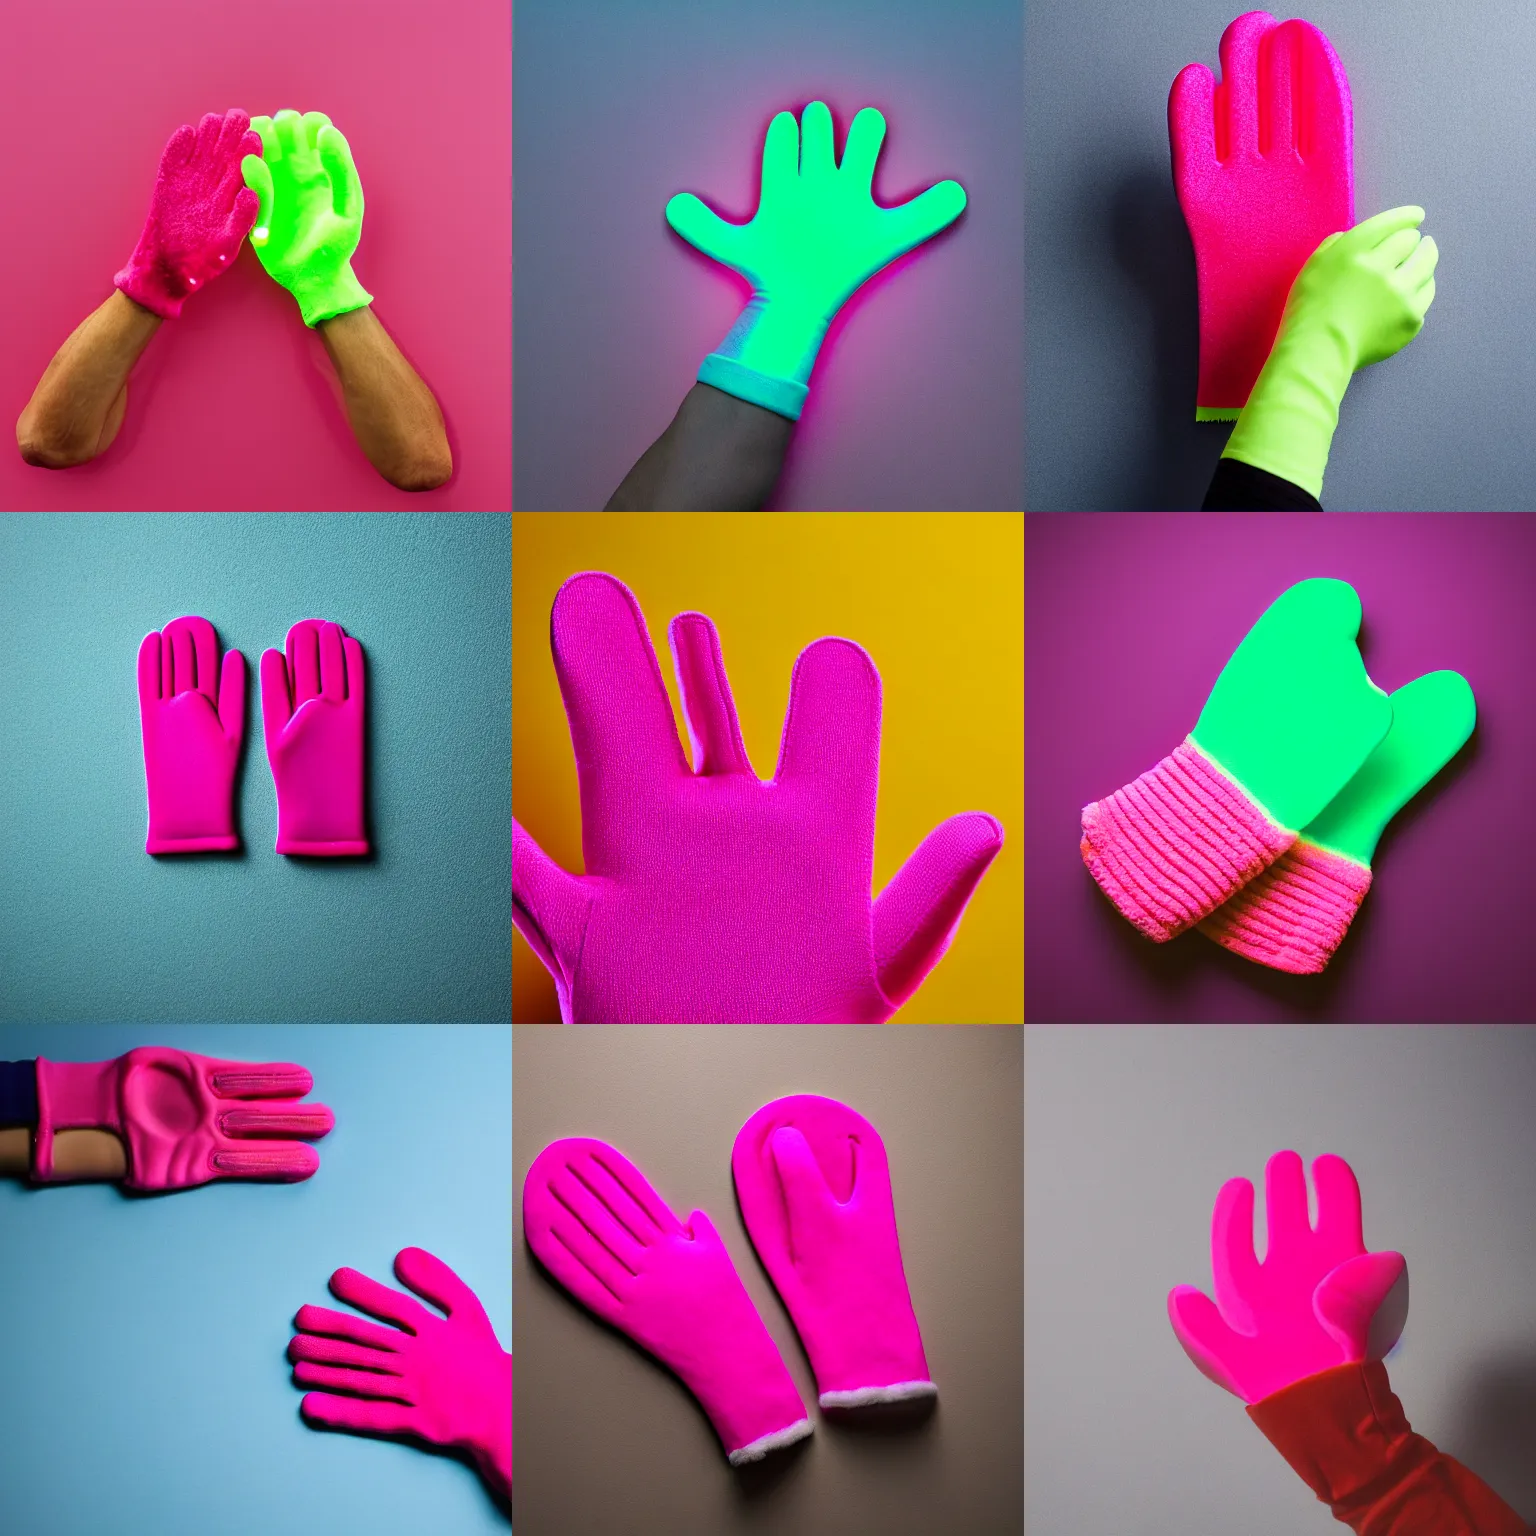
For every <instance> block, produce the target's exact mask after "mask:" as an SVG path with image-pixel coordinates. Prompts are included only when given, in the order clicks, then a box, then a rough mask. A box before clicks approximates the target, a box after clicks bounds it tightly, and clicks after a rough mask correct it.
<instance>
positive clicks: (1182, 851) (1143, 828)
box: [1081, 738, 1296, 943]
mask: <svg viewBox="0 0 1536 1536" xmlns="http://www.w3.org/2000/svg"><path fill="white" fill-rule="evenodd" d="M1295 839H1296V834H1295V833H1294V832H1288V831H1287V830H1286V829H1285V828H1283V827H1280V826H1278V825H1276V823H1275V822H1274V821H1272V820H1271V819H1270V818H1269V816H1267V815H1266V814H1265V812H1264V810H1263V808H1262V807H1261V806H1259V805H1258V804H1257V802H1256V801H1254V800H1253V799H1252V798H1251V797H1250V796H1249V795H1248V794H1247V793H1246V792H1245V791H1244V789H1243V787H1242V786H1241V785H1240V784H1238V783H1237V782H1236V781H1235V780H1234V779H1231V778H1229V777H1228V776H1227V775H1226V774H1225V773H1223V772H1222V771H1221V770H1220V769H1219V768H1218V767H1217V766H1216V765H1215V764H1214V763H1213V762H1212V761H1211V760H1210V759H1209V758H1208V757H1206V755H1205V754H1204V753H1203V752H1201V751H1200V749H1199V748H1198V747H1196V746H1195V745H1194V743H1193V742H1191V741H1189V740H1188V739H1187V738H1186V739H1185V740H1184V741H1183V742H1181V743H1180V744H1179V745H1178V746H1177V747H1175V748H1174V750H1173V751H1172V752H1171V753H1170V754H1169V755H1168V756H1167V757H1165V758H1164V759H1163V760H1162V762H1160V763H1158V764H1157V765H1156V766H1155V767H1152V768H1149V769H1148V770H1147V771H1146V772H1145V773H1144V774H1142V775H1141V777H1140V778H1139V779H1134V780H1133V781H1132V782H1131V783H1129V784H1127V785H1126V786H1125V787H1124V788H1123V789H1117V790H1116V791H1115V793H1114V794H1112V795H1110V796H1108V797H1107V798H1106V799H1103V800H1097V801H1095V802H1094V803H1093V804H1092V805H1086V806H1084V807H1083V839H1082V845H1081V846H1082V854H1083V862H1084V863H1085V864H1086V865H1087V866H1088V869H1089V872H1090V873H1091V874H1092V875H1093V878H1094V879H1095V880H1097V881H1098V883H1099V885H1100V887H1101V888H1102V889H1103V891H1104V894H1105V895H1106V896H1108V897H1109V899H1110V900H1111V901H1112V902H1114V904H1115V906H1116V907H1117V908H1118V909H1119V910H1120V912H1121V914H1122V915H1123V916H1124V917H1125V918H1126V919H1127V920H1128V921H1130V922H1131V923H1134V924H1135V926H1136V927H1137V928H1138V929H1140V931H1141V932H1142V933H1144V934H1146V936H1147V937H1148V938H1149V939H1153V940H1156V941H1158V942H1159V943H1161V942H1163V941H1164V940H1167V939H1171V938H1173V937H1174V936H1175V935H1177V934H1180V933H1182V932H1184V930H1185V929H1186V928H1189V927H1191V926H1192V925H1193V924H1195V923H1196V922H1198V921H1199V920H1200V919H1201V918H1202V917H1205V916H1206V915H1207V914H1208V913H1210V912H1213V911H1214V910H1215V909H1216V908H1217V907H1218V906H1220V905H1221V903H1222V902H1223V901H1225V900H1226V899H1227V897H1229V896H1230V895H1231V894H1232V893H1233V892H1234V891H1235V890H1237V889H1238V888H1239V887H1240V886H1242V885H1243V884H1245V883H1246V882H1247V881H1249V880H1251V879H1253V877H1254V876H1255V875H1257V874H1258V873H1259V872H1260V871H1261V870H1262V869H1264V868H1265V867H1266V866H1267V865H1269V864H1272V863H1273V862H1274V861H1275V860H1276V859H1277V858H1279V857H1280V855H1281V854H1282V853H1284V852H1285V850H1286V849H1287V848H1289V847H1290V845H1291V844H1292V843H1293V842H1294V841H1295Z"/></svg>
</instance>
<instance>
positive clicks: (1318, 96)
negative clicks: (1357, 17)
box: [1168, 11, 1355, 421]
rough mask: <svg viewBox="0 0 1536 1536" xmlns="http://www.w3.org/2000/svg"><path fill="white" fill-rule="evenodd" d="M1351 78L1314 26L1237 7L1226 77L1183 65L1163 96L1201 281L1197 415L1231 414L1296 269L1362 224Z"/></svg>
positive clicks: (1249, 385)
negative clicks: (1330, 239)
mask: <svg viewBox="0 0 1536 1536" xmlns="http://www.w3.org/2000/svg"><path fill="white" fill-rule="evenodd" d="M1353 134H1354V127H1353V118H1352V114H1351V109H1350V98H1349V77H1348V76H1347V75H1346V74H1345V73H1344V66H1343V65H1342V64H1341V63H1340V62H1339V57H1338V55H1337V54H1336V53H1335V52H1334V51H1333V47H1332V45H1331V44H1330V43H1329V41H1328V39H1327V38H1326V37H1324V36H1323V34H1322V33H1321V32H1319V31H1318V29H1317V28H1316V27H1314V26H1312V25H1311V24H1310V23H1309V22H1305V21H1287V22H1284V23H1277V22H1276V21H1275V18H1274V17H1273V16H1271V15H1269V14H1268V13H1267V12H1265V11H1249V12H1248V13H1247V14H1246V15H1244V16H1239V17H1238V18H1237V20H1236V21H1234V22H1233V23H1232V25H1231V26H1229V27H1228V28H1227V30H1226V31H1225V32H1224V33H1222V36H1221V83H1220V84H1219V85H1218V84H1217V83H1216V81H1215V79H1214V78H1213V77H1212V75H1211V72H1210V70H1208V69H1207V68H1206V67H1205V65H1204V64H1186V65H1185V66H1184V68H1183V69H1182V70H1180V71H1179V75H1178V78H1177V79H1176V80H1175V81H1174V82H1173V90H1172V92H1171V93H1170V95H1169V97H1168V137H1169V140H1170V141H1171V143H1172V147H1173V181H1174V186H1175V187H1176V188H1177V189H1178V194H1179V204H1180V206H1181V207H1182V208H1183V210H1184V219H1185V222H1186V223H1187V224H1188V225H1189V237H1190V240H1191V241H1192V242H1193V243H1194V247H1195V267H1196V271H1197V274H1198V278H1199V285H1200V385H1199V392H1198V394H1197V396H1196V410H1195V416H1196V419H1197V420H1201V421H1207V420H1217V419H1224V420H1235V419H1236V417H1237V414H1238V412H1239V411H1240V410H1241V409H1242V408H1243V406H1244V405H1246V404H1247V403H1248V395H1249V392H1250V391H1251V390H1252V389H1253V385H1254V380H1256V379H1257V378H1258V376H1259V370H1260V369H1261V368H1262V367H1263V366H1264V361H1265V359H1266V358H1267V357H1268V356H1269V349H1270V347H1271V346H1272V345H1273V344H1274V340H1275V333H1276V332H1277V331H1278V330H1279V328H1280V316H1281V313H1282V312H1283V310H1284V309H1285V301H1286V297H1287V295H1288V294H1289V293H1290V291H1291V284H1292V283H1293V282H1294V281H1295V279H1296V274H1297V273H1298V272H1300V271H1301V269H1302V266H1303V265H1304V264H1305V262H1306V260H1307V258H1308V257H1309V256H1310V255H1311V254H1312V253H1313V251H1315V250H1316V249H1317V247H1318V246H1319V245H1320V244H1321V243H1322V241H1323V239H1324V237H1325V236H1327V235H1331V234H1335V233H1337V232H1338V231H1339V230H1341V229H1349V228H1351V227H1352V226H1353V225H1354V222H1355V170H1354V144H1353Z"/></svg>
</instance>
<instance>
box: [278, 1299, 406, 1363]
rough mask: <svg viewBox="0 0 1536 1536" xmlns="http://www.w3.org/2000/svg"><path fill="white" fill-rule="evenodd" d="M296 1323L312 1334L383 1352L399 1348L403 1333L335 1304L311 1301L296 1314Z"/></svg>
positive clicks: (387, 1352)
mask: <svg viewBox="0 0 1536 1536" xmlns="http://www.w3.org/2000/svg"><path fill="white" fill-rule="evenodd" d="M293 1322H294V1326H295V1327H296V1328H298V1329H299V1331H300V1332H301V1333H303V1334H305V1335H308V1336H309V1337H312V1338H313V1337H317V1336H323V1337H325V1338H328V1339H343V1340H345V1341H346V1342H348V1343H350V1344H359V1345H362V1346H364V1347H365V1348H368V1349H372V1350H375V1351H377V1352H378V1353H379V1354H381V1355H391V1354H396V1353H398V1352H399V1349H400V1340H401V1338H402V1335H401V1333H400V1331H399V1329H397V1328H384V1327H381V1326H380V1325H379V1324H378V1323H370V1322H368V1321H367V1320H366V1319H365V1318H361V1317H359V1316H357V1314H356V1313H355V1312H338V1311H337V1310H336V1309H335V1308H334V1307H317V1306H313V1305H311V1304H309V1303H306V1304H305V1305H304V1306H302V1307H300V1308H299V1310H298V1311H297V1312H296V1313H295V1314H294V1319H293Z"/></svg>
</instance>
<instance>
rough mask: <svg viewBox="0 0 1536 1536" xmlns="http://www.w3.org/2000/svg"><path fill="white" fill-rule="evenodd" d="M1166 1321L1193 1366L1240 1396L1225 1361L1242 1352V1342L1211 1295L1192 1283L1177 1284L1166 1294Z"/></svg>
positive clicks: (1217, 1383)
mask: <svg viewBox="0 0 1536 1536" xmlns="http://www.w3.org/2000/svg"><path fill="white" fill-rule="evenodd" d="M1168 1321H1169V1322H1170V1323H1171V1324H1172V1325H1173V1332H1174V1336H1175V1337H1176V1338H1177V1339H1178V1341H1179V1344H1180V1346H1181V1347H1182V1348H1183V1350H1184V1353H1185V1354H1186V1355H1188V1356H1189V1358H1190V1359H1191V1360H1192V1361H1193V1362H1194V1364H1195V1368H1196V1369H1197V1370H1198V1371H1199V1372H1200V1373H1201V1374H1202V1375H1203V1376H1207V1377H1209V1378H1210V1379H1211V1380H1212V1381H1214V1382H1215V1383H1216V1385H1217V1386H1218V1387H1223V1388H1225V1389H1226V1390H1227V1391H1228V1392H1231V1393H1232V1394H1233V1395H1234V1396H1236V1397H1241V1396H1242V1395H1243V1393H1242V1391H1241V1389H1240V1388H1239V1387H1238V1385H1237V1382H1236V1380H1235V1379H1234V1378H1233V1376H1232V1374H1231V1372H1230V1370H1229V1368H1228V1366H1227V1364H1226V1362H1227V1361H1229V1360H1231V1359H1233V1358H1234V1356H1238V1355H1240V1354H1241V1352H1242V1351H1243V1349H1244V1347H1245V1341H1244V1339H1243V1338H1242V1337H1241V1335H1239V1334H1236V1333H1234V1332H1233V1331H1232V1330H1231V1329H1230V1328H1229V1327H1228V1326H1227V1325H1226V1323H1225V1322H1223V1321H1222V1317H1221V1313H1220V1312H1218V1311H1217V1310H1216V1306H1215V1303H1213V1302H1212V1300H1211V1298H1210V1297H1209V1296H1207V1295H1206V1294H1205V1293H1204V1292H1203V1291H1199V1290H1196V1289H1195V1287H1194V1286H1192V1285H1176V1286H1175V1287H1174V1288H1173V1289H1172V1290H1171V1291H1170V1292H1169V1293H1168Z"/></svg>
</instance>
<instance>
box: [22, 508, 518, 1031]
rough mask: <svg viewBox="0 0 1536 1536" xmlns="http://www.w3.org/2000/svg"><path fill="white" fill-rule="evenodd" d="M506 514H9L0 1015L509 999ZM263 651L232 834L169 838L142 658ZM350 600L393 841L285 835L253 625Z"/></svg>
mask: <svg viewBox="0 0 1536 1536" xmlns="http://www.w3.org/2000/svg"><path fill="white" fill-rule="evenodd" d="M511 560H512V541H511V522H510V517H509V516H507V515H505V514H461V515H456V514H445V513H423V514H401V513H373V514H368V513H363V514H356V515H351V514H348V515H342V514H338V513H326V514H318V513H316V514H306V513H301V514H293V515H286V514H281V515H280V514H261V513H239V514H234V513H174V514H168V513H162V514H153V513H149V514H133V515H123V514H119V515H115V516H114V515H111V514H102V515H88V514H80V513H74V514H70V513H55V514H15V515H12V516H9V517H0V1020H7V1019H9V1020H33V1021H37V1020H71V1019H72V1020H93V1019H94V1020H111V1019H122V1018H133V1019H137V1020H140V1021H143V1022H147V1021H160V1020H197V1019H209V1018H213V1019H229V1020H238V1019H253V1020H264V1019H289V1020H303V1019H311V1020H314V1019H320V1020H377V1019H411V1020H416V1021H424V1020H440V1019H455V1020H487V1019H489V1020H500V1019H510V1018H511V925H512V895H511V875H510V868H511V816H512V791H511V750H512V748H511V684H512V671H511V669H512V655H511V653H512V640H511ZM188 613H196V614H202V615H203V616H204V617H206V618H207V619H209V620H210V622H212V624H213V625H214V627H215V629H216V630H217V631H218V635H219V642H220V645H221V646H222V647H223V648H224V649H230V648H235V649H238V650H240V651H242V652H244V654H245V660H246V680H247V702H246V723H245V750H244V757H243V760H242V765H241V771H240V776H239V780H238V789H237V805H238V810H239V826H240V831H241V836H242V839H243V841H244V845H245V846H244V849H243V851H242V852H241V853H240V854H238V855H210V856H191V857H178V858H163V859H152V858H150V857H149V856H148V855H147V854H146V853H145V852H144V835H145V826H146V817H147V810H146V801H145V788H144V758H143V745H142V740H141V736H140V730H139V706H138V692H137V685H136V681H135V675H136V674H135V658H136V656H137V653H138V646H139V642H140V640H141V639H142V638H143V637H144V635H145V634H146V633H148V632H149V631H150V630H152V629H159V628H160V627H162V626H163V625H164V624H165V623H167V622H168V621H169V620H171V619H173V618H176V617H177V616H178V615H180V614H188ZM304 618H325V619H334V620H335V621H336V622H337V623H339V624H341V625H342V626H343V628H345V629H346V631H347V633H348V634H351V635H355V636H356V637H357V638H358V639H359V640H360V641H361V642H362V646H363V651H364V653H365V656H366V659H367V669H368V690H369V692H368V714H369V727H368V730H369V747H368V806H369V820H370V826H371V829H372V836H373V841H374V845H375V850H376V851H375V853H374V855H373V857H372V858H370V859H369V860H367V861H365V862H358V861H354V860H318V859H317V860H294V859H286V858H280V857H279V856H278V855H277V854H275V853H274V852H273V851H272V850H273V844H274V842H275V840H276V836H277V802H276V796H275V793H274V790H273V786H272V776H271V773H270V771H269V769H268V767H267V756H266V746H265V742H264V739H263V736H262V728H261V706H260V690H259V687H258V682H257V678H258V672H259V668H260V658H261V652H262V651H263V650H265V649H266V648H267V647H269V646H271V647H274V648H277V649H281V648H282V645H283V640H284V637H285V635H286V634H287V632H288V627H289V625H291V624H292V623H294V622H295V621H296V620H299V619H304Z"/></svg>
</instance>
